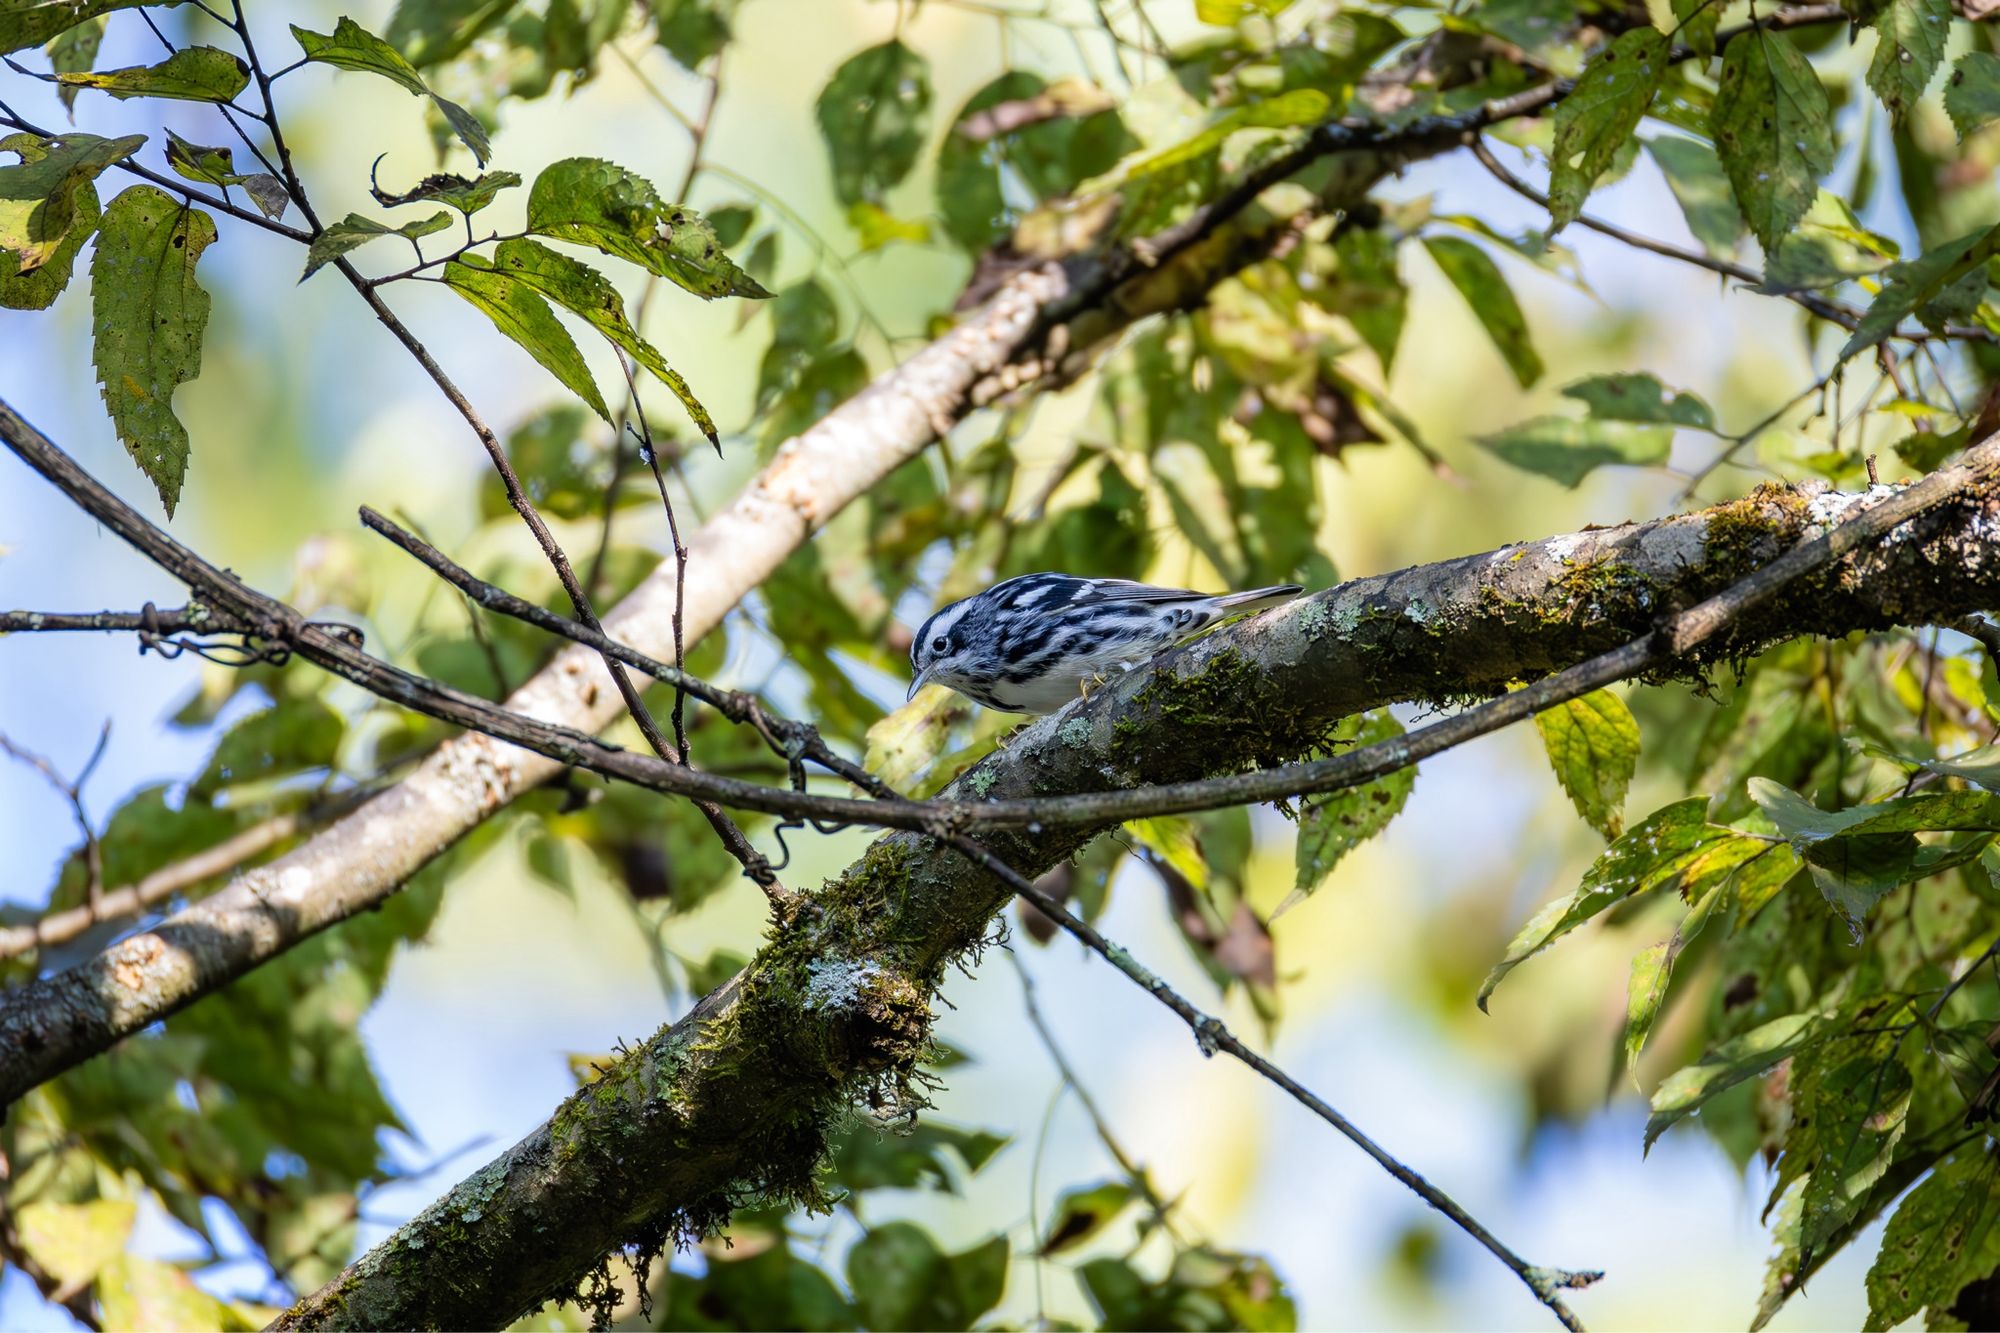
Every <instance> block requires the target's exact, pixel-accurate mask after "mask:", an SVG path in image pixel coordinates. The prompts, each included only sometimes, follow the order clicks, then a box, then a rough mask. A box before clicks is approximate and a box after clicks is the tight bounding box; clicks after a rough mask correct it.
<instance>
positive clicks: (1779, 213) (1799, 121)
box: [1709, 28, 1833, 254]
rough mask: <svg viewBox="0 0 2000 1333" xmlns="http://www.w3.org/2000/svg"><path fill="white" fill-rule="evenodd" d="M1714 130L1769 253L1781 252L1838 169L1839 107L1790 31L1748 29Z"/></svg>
mask: <svg viewBox="0 0 2000 1333" xmlns="http://www.w3.org/2000/svg"><path fill="white" fill-rule="evenodd" d="M1709 129H1710V133H1711V136H1712V137H1713V138H1714V140H1715V146H1716V150H1717V153H1718V155H1719V156H1720V157H1721V159H1722V166H1723V169H1724V170H1725V171H1727V172H1728V173H1729V182H1730V184H1731V186H1732V187H1733V188H1734V189H1735V191H1736V202H1737V205H1738V206H1739V207H1740V208H1741V209H1742V210H1743V218H1744V220H1745V221H1746V222H1748V223H1749V224H1750V230H1751V231H1752V232H1755V233H1756V236H1757V239H1758V240H1759V241H1760V242H1762V243H1763V246H1764V250H1765V253H1767V254H1768V253H1771V252H1773V251H1775V250H1776V249H1777V248H1778V242H1779V240H1780V239H1782V238H1783V237H1784V235H1785V233H1786V232H1788V231H1790V230H1791V229H1792V227H1793V225H1794V224H1796V223H1797V222H1798V220H1799V219H1800V218H1802V217H1804V216H1805V214H1806V209H1808V208H1809V207H1811V206H1812V201H1813V196H1814V194H1815V193H1817V191H1818V184H1817V182H1818V180H1819V178H1820V177H1821V176H1823V175H1825V174H1826V173H1827V172H1828V171H1829V170H1831V169H1832V167H1833V109H1832V108H1831V107H1830V106H1829V105H1828V104H1827V100H1826V90H1825V89H1824V88H1822V87H1821V86H1820V82H1819V75H1818V74H1816V73H1814V72H1813V67H1812V63H1811V62H1810V61H1808V60H1807V59H1806V58H1805V56H1804V54H1802V53H1801V52H1800V51H1799V49H1798V47H1796V46H1794V45H1792V43H1791V42H1790V41H1788V40H1787V39H1786V38H1784V37H1783V36H1780V35H1775V34H1772V33H1769V32H1766V31H1765V30H1764V29H1762V28H1757V29H1754V30H1753V31H1751V32H1748V33H1745V34H1744V35H1743V36H1741V37H1739V38H1737V39H1736V40H1735V41H1733V42H1731V43H1730V44H1729V46H1728V49H1727V50H1726V51H1725V52H1724V53H1723V57H1722V78H1721V86H1720V88H1719V90H1718V91H1717V92H1716V95H1715V110H1714V112H1713V114H1712V115H1711V116H1710V118H1709Z"/></svg>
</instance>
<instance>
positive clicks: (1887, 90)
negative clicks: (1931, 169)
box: [1868, 0, 1951, 120]
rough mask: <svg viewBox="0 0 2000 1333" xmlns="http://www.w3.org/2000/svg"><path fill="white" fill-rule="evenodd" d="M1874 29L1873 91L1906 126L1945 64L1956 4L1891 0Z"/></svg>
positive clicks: (1943, 0) (1870, 73)
mask: <svg viewBox="0 0 2000 1333" xmlns="http://www.w3.org/2000/svg"><path fill="white" fill-rule="evenodd" d="M1874 28H1875V58H1874V60H1872V61H1870V62H1869V65H1868V86H1869V87H1870V88H1873V89H1874V90H1875V95H1876V96H1877V97H1879V98H1881V99H1882V105H1883V106H1884V107H1886V108H1888V110H1889V114H1890V115H1892V116H1894V117H1895V118H1896V119H1897V120H1906V119H1908V118H1909V115H1910V112H1911V111H1913V110H1914V109H1915V108H1916V105H1917V102H1918V101H1919V100H1920V99H1921V98H1922V97H1923V95H1924V89H1926V88H1928V87H1930V86H1931V80H1932V79H1933V78H1935V77H1937V71H1938V65H1939V64H1940V63H1941V62H1942V61H1943V60H1944V47H1945V39H1946V38H1948V37H1949V36H1950V35H1951V0H1887V2H1886V3H1885V4H1883V6H1882V7H1881V9H1880V10H1878V11H1876V14H1875V22H1874Z"/></svg>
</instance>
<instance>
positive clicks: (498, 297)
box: [443, 255, 611, 423]
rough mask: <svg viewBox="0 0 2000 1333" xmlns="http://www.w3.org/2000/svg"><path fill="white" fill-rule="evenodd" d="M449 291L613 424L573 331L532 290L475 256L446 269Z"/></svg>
mask: <svg viewBox="0 0 2000 1333" xmlns="http://www.w3.org/2000/svg"><path fill="white" fill-rule="evenodd" d="M443 276H444V282H445V285H446V286H447V287H450V288H451V289H452V290H453V291H455V292H457V293H458V294H459V295H460V296H462V297H464V298H465V299H466V300H467V301H469V302H470V303H471V304H472V305H473V306H475V307H477V308H478V309H479V311H480V312H481V313H483V314H484V315H485V316H486V317H487V318H488V319H490V320H492V321H493V327H494V328H496V329H498V330H500V332H502V333H504V334H506V335H507V336H508V337H509V338H512V339H513V340H514V341H515V342H516V343H519V344H520V345H521V347H522V349H523V350H525V351H526V352H527V353H528V355H529V356H532V357H534V358H535V360H536V361H538V362H540V363H541V366H542V368H543V369H544V370H546V371H548V372H549V373H550V374H551V375H554V376H555V377H556V378H557V379H559V380H561V381H562V383H563V387H564V388H566V389H568V390H569V391H570V392H571V393H573V394H575V395H576V396H577V397H578V398H580V399H582V400H583V402H584V404H585V406H587V407H589V408H590V410H591V411H593V412H595V413H597V415H598V416H600V417H603V418H604V420H605V421H606V422H607V423H608V422H610V420H611V409H610V408H608V407H606V406H605V404H604V395H603V394H601V393H599V392H598V389H597V381H596V380H594V379H592V378H591V377H590V367H589V366H587V365H585V364H584V361H583V355H582V354H581V353H580V352H578V351H577V350H576V343H575V342H574V341H572V340H571V338H570V336H569V330H567V329H565V328H564V327H563V326H562V324H561V323H560V322H559V321H558V320H557V319H556V317H555V313H554V312H553V311H551V310H550V309H549V306H548V302H546V301H544V300H543V299H542V298H541V297H540V296H539V295H538V294H537V293H536V292H535V290H534V289H533V288H531V287H528V286H526V285H525V284H523V283H520V282H516V281H515V280H514V279H513V278H512V277H510V276H508V275H507V274H505V273H500V272H496V271H495V270H493V269H491V268H489V267H487V266H486V261H485V260H483V259H480V258H479V257H478V256H476V255H464V256H461V257H460V258H458V259H454V260H452V261H451V262H450V263H448V264H446V265H445V266H444V275H443Z"/></svg>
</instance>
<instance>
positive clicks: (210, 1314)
mask: <svg viewBox="0 0 2000 1333" xmlns="http://www.w3.org/2000/svg"><path fill="white" fill-rule="evenodd" d="M97 1291H98V1298H99V1300H100V1301H101V1302H102V1306H103V1315H104V1324H105V1327H107V1328H144V1329H155V1330H158V1331H159V1333H217V1331H218V1330H220V1331H221V1333H235V1330H239V1329H249V1328H254V1327H256V1325H254V1324H252V1323H250V1322H249V1321H248V1320H246V1319H245V1318H244V1317H243V1316H242V1315H241V1314H239V1313H237V1312H236V1311H235V1310H232V1309H231V1308H230V1307H229V1306H227V1305H224V1304H223V1303H222V1302H221V1301H219V1300H217V1299H216V1298H215V1297H213V1296H211V1295H209V1294H208V1293H207V1292H205V1291H203V1290H202V1289H201V1288H200V1287H197V1286H196V1285H195V1284H194V1279H193V1278H191V1277H189V1276H188V1275H187V1274H186V1273H184V1272H182V1271H181V1270H180V1269H178V1268H176V1267H174V1266H173V1265H172V1264H166V1263H161V1262H160V1261H159V1260H157V1259H142V1258H139V1257H138V1256H136V1255H120V1256H118V1258H116V1259H115V1260H113V1261H112V1262H111V1264H110V1265H109V1266H108V1267H107V1268H106V1269H105V1271H104V1275H103V1277H102V1279H101V1280H100V1281H99V1282H98V1284H97Z"/></svg>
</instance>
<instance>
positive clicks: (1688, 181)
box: [1646, 0, 1743, 259]
mask: <svg viewBox="0 0 2000 1333" xmlns="http://www.w3.org/2000/svg"><path fill="white" fill-rule="evenodd" d="M1707 2H1708V0H1697V3H1707ZM1709 12H1711V13H1713V12H1714V6H1713V5H1712V4H1710V5H1709ZM1646 149H1647V151H1648V152H1650V153H1652V155H1653V161H1654V162H1655V163H1657V164H1658V165H1659V168H1660V174H1661V175H1662V176H1664V177H1666V181H1667V188H1668V189H1669V190H1671V191H1673V195H1674V200H1675V202H1677V203H1679V204H1680V206H1681V216H1682V217H1684V218H1686V219H1687V225H1688V231H1690V232H1691V233H1693V235H1694V238H1695V240H1697V241H1699V242H1700V243H1701V248H1702V249H1704V250H1706V251H1708V253H1709V254H1711V255H1713V256H1715V257H1716V258H1717V259H1728V258H1730V257H1731V256H1732V255H1734V254H1735V253H1736V238H1737V237H1738V236H1740V235H1742V233H1743V218H1742V215H1741V214H1740V213H1738V212H1737V210H1736V196H1735V194H1734V193H1732V191H1731V189H1730V185H1729V177H1728V175H1727V174H1726V173H1725V172H1724V171H1723V170H1722V159H1721V158H1719V157H1717V156H1716V155H1715V150H1714V149H1713V148H1710V147H1709V146H1708V145H1707V144H1705V143H1702V142H1700V141H1699V140H1696V139H1680V138H1667V137H1664V136H1663V137H1661V138H1658V139H1648V140H1646Z"/></svg>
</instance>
